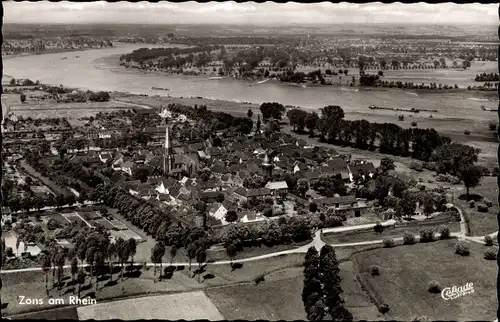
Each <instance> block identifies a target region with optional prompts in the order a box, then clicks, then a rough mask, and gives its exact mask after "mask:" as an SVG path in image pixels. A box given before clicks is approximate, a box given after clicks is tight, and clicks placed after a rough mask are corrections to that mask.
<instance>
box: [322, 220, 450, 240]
mask: <svg viewBox="0 0 500 322" xmlns="http://www.w3.org/2000/svg"><path fill="white" fill-rule="evenodd" d="M440 226H441V224H437V225H422V226H413V227H412V226H409V227H402V228H386V229H384V231H383V232H382V233H380V234H379V233H376V232H375V231H374V230H373V229H371V230H366V231H357V232H356V231H353V232H344V233H332V234H325V235H323V236H322V238H321V239H322V240H323V241H324V242H325V243H329V244H342V243H357V242H364V241H370V240H383V239H384V238H398V237H403V235H404V233H405V232H409V233H411V234H413V235H418V234H419V232H420V230H422V229H432V230H433V231H434V232H436V233H437V232H438V230H439V227H440ZM445 226H447V227H448V228H449V229H450V232H459V231H460V224H459V223H457V222H454V223H452V224H445Z"/></svg>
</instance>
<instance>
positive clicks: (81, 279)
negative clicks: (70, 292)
mask: <svg viewBox="0 0 500 322" xmlns="http://www.w3.org/2000/svg"><path fill="white" fill-rule="evenodd" d="M77 281H78V297H80V291H81V288H82V284H85V272H84V271H83V268H82V269H81V270H80V272H78V277H77Z"/></svg>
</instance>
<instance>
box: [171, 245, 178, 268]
mask: <svg viewBox="0 0 500 322" xmlns="http://www.w3.org/2000/svg"><path fill="white" fill-rule="evenodd" d="M176 255H177V246H175V245H173V246H172V247H170V266H172V262H173V261H174V258H175V256H176Z"/></svg>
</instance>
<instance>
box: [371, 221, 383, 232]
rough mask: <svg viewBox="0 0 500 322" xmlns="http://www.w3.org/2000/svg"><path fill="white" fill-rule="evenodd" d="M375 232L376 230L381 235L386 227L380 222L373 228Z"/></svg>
mask: <svg viewBox="0 0 500 322" xmlns="http://www.w3.org/2000/svg"><path fill="white" fill-rule="evenodd" d="M373 230H375V232H376V233H379V234H381V233H382V232H383V231H384V226H382V224H381V223H380V222H377V223H376V224H375V226H373Z"/></svg>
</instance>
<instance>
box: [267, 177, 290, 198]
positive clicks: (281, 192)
mask: <svg viewBox="0 0 500 322" xmlns="http://www.w3.org/2000/svg"><path fill="white" fill-rule="evenodd" d="M266 188H267V189H269V190H271V193H272V194H273V195H274V196H280V197H284V196H286V195H287V194H288V185H287V183H286V181H277V182H268V183H267V184H266Z"/></svg>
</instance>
